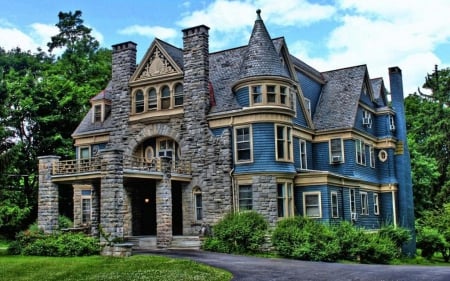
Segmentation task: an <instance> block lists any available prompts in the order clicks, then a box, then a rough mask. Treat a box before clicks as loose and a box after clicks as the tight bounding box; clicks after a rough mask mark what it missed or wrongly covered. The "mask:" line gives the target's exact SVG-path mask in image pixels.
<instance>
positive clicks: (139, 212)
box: [133, 186, 156, 236]
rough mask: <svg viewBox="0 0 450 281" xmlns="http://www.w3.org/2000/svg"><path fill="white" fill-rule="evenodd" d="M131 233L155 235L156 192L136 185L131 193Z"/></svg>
mask: <svg viewBox="0 0 450 281" xmlns="http://www.w3.org/2000/svg"><path fill="white" fill-rule="evenodd" d="M133 235H137V236H139V235H156V192H155V188H154V187H150V186H139V187H138V186H137V187H135V189H134V195H133Z"/></svg>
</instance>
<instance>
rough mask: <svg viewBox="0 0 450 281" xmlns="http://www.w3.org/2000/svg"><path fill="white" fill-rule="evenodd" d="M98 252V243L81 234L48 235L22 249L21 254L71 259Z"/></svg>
mask: <svg viewBox="0 0 450 281" xmlns="http://www.w3.org/2000/svg"><path fill="white" fill-rule="evenodd" d="M99 252H100V245H99V241H98V240H97V239H95V238H93V237H89V236H86V235H84V234H82V233H64V234H52V235H48V236H45V237H43V238H41V239H38V240H36V241H34V242H33V243H30V244H29V245H27V246H26V247H24V249H23V254H24V255H29V256H55V257H73V256H88V255H96V254H98V253H99Z"/></svg>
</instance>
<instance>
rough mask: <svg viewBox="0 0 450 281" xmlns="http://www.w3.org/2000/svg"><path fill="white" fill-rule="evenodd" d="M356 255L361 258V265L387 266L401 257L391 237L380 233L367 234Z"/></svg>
mask: <svg viewBox="0 0 450 281" xmlns="http://www.w3.org/2000/svg"><path fill="white" fill-rule="evenodd" d="M354 254H355V255H357V256H359V258H360V262H361V263H381V264H387V263H389V262H390V261H391V260H392V259H394V258H397V257H398V256H399V251H398V247H397V245H396V244H395V243H394V242H393V241H392V240H391V239H390V238H389V237H386V236H383V235H380V234H379V233H366V234H365V239H363V240H362V241H361V243H360V244H359V246H358V247H357V248H356V252H355V253H354Z"/></svg>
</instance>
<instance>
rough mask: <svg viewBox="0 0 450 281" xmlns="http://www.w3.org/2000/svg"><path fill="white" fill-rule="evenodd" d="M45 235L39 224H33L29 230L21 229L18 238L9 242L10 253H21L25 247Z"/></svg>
mask: <svg viewBox="0 0 450 281" xmlns="http://www.w3.org/2000/svg"><path fill="white" fill-rule="evenodd" d="M44 237H45V235H44V232H43V231H42V230H40V229H39V228H38V226H37V224H32V225H31V226H30V227H29V228H28V229H27V230H24V231H21V232H19V233H18V234H17V235H16V240H15V241H13V242H11V243H10V244H9V247H8V253H9V254H11V255H20V254H22V252H23V249H25V247H27V246H28V245H30V244H31V243H33V242H35V241H36V240H38V239H41V238H44Z"/></svg>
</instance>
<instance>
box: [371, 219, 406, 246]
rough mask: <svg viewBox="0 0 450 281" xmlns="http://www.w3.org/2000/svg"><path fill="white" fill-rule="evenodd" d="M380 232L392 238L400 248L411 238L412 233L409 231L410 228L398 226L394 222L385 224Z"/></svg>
mask: <svg viewBox="0 0 450 281" xmlns="http://www.w3.org/2000/svg"><path fill="white" fill-rule="evenodd" d="M379 234H380V235H381V236H385V237H387V238H389V239H391V240H392V242H394V243H395V245H396V246H397V248H399V249H400V248H401V247H402V245H403V244H404V243H406V242H408V241H409V240H411V234H410V233H409V230H408V229H406V228H403V227H396V226H394V225H392V224H391V225H386V226H383V227H382V228H381V229H380V231H379Z"/></svg>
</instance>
